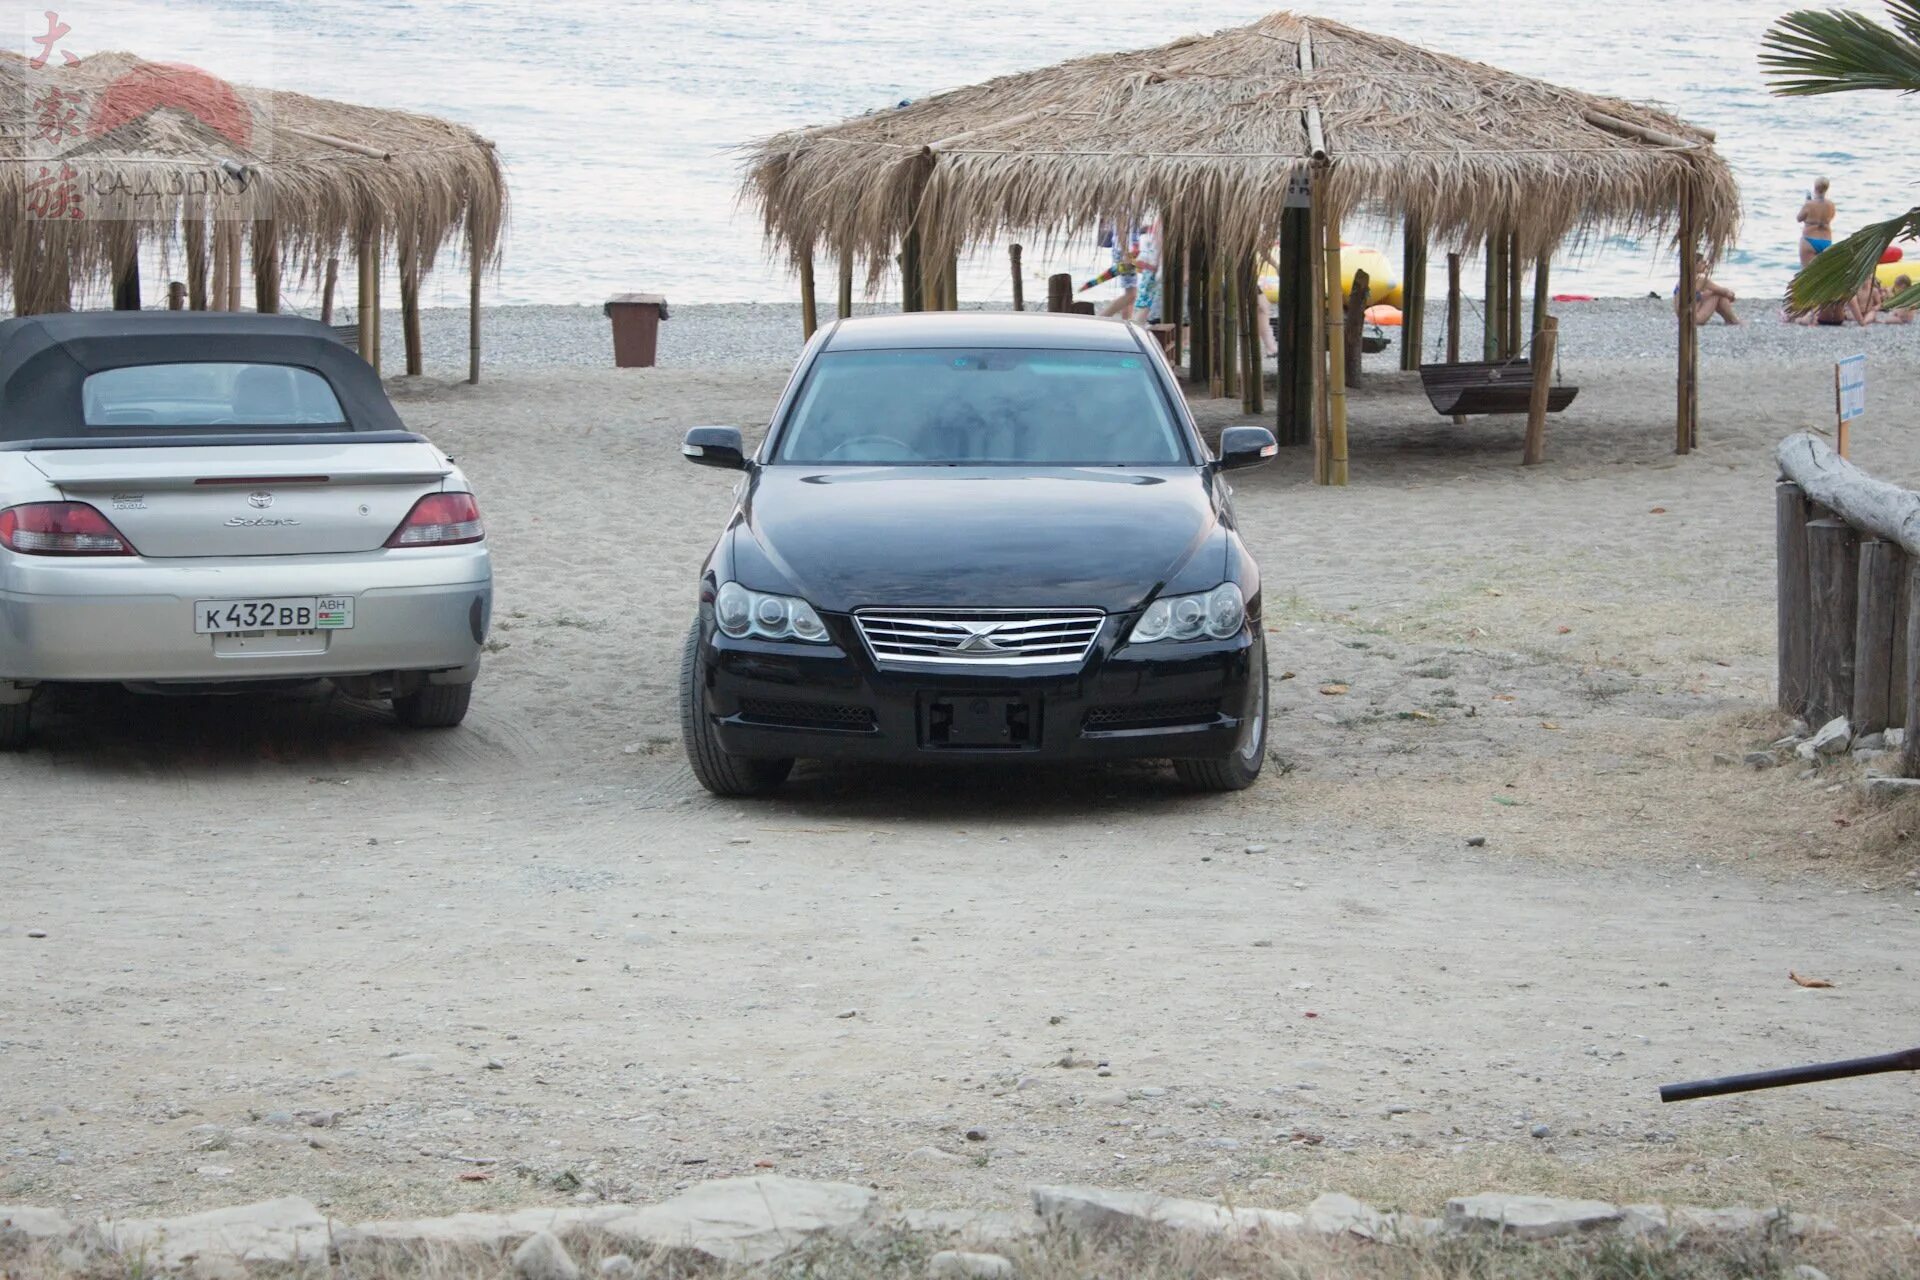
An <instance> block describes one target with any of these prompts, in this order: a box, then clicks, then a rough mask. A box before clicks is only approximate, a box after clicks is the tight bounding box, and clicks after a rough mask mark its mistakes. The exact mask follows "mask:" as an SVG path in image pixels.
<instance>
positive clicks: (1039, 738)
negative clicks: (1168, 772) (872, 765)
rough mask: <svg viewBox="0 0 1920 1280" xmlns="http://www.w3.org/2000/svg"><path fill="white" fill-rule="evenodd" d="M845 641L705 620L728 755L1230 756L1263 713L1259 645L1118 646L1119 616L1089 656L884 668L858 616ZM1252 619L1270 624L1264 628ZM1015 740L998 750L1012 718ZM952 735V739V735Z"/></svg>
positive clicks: (710, 678) (836, 628)
mask: <svg viewBox="0 0 1920 1280" xmlns="http://www.w3.org/2000/svg"><path fill="white" fill-rule="evenodd" d="M826 621H827V625H828V629H829V631H830V632H831V633H832V635H833V637H834V640H835V643H834V644H830V645H827V644H822V645H802V644H794V643H769V642H766V641H759V640H734V639H731V638H729V637H727V636H724V635H722V634H720V633H719V632H718V631H717V630H716V629H715V628H714V626H713V623H712V619H711V617H710V616H709V617H707V618H705V619H703V621H702V624H701V637H700V643H701V644H702V646H703V647H704V649H705V655H704V657H705V661H704V663H703V665H704V667H705V670H706V678H707V690H706V693H707V697H706V703H707V707H708V710H709V712H710V713H711V715H712V717H713V727H714V733H715V736H716V737H717V739H718V741H719V743H720V746H721V748H722V749H723V750H725V751H726V752H727V753H728V754H729V755H736V756H744V757H749V758H769V759H778V758H785V757H799V758H807V759H856V760H890V761H897V762H908V763H911V762H924V763H941V762H949V761H967V760H970V761H976V762H979V761H996V760H997V761H1017V760H1023V759H1040V760H1085V761H1096V760H1128V759H1143V758H1155V759H1165V758H1193V759H1204V758H1219V757H1224V756H1227V755H1230V754H1232V753H1233V752H1234V751H1236V750H1237V749H1238V748H1239V746H1240V744H1241V742H1242V739H1243V734H1244V731H1245V729H1246V727H1247V718H1248V716H1249V715H1251V714H1253V710H1254V706H1255V697H1254V689H1253V680H1252V675H1251V673H1252V671H1253V669H1254V668H1253V664H1252V661H1251V658H1252V652H1253V646H1254V644H1255V643H1256V641H1255V638H1254V635H1253V633H1252V632H1251V631H1250V630H1246V629H1243V630H1242V631H1241V632H1240V634H1239V635H1238V636H1235V637H1234V638H1232V639H1230V640H1223V641H1200V642H1188V643H1174V644H1166V643H1163V644H1158V645H1152V646H1123V645H1119V644H1118V639H1119V634H1120V629H1121V625H1122V623H1123V621H1125V620H1123V619H1120V618H1113V617H1110V618H1108V619H1107V621H1106V624H1105V625H1104V626H1103V628H1102V630H1101V635H1100V637H1099V639H1098V640H1097V641H1096V642H1095V644H1094V647H1093V651H1092V652H1091V653H1090V654H1089V655H1088V657H1087V658H1086V660H1085V661H1084V662H1079V663H1073V664H1061V665H1058V666H1045V667H1022V666H1000V665H993V666H988V665H985V664H982V665H981V666H979V667H978V668H977V669H968V668H957V667H954V666H914V667H911V668H905V667H901V668H895V667H891V666H889V667H884V668H883V667H880V666H878V665H877V664H876V663H875V662H874V660H873V658H872V656H871V655H870V654H869V653H868V652H867V651H866V649H865V647H864V646H863V645H862V644H861V643H860V641H859V640H858V638H857V637H856V635H855V633H854V631H853V627H852V624H851V621H850V620H849V619H847V618H845V617H829V618H828V619H827V620H826ZM1250 625H1254V626H1257V625H1258V624H1257V623H1253V624H1250ZM1007 720H1012V721H1013V722H1014V723H1013V724H1012V725H1011V726H1010V731H1009V732H1008V733H1006V734H1005V735H1004V737H1003V740H1002V741H1000V742H997V743H995V744H993V745H987V743H986V741H985V739H987V738H989V737H991V736H993V732H992V731H993V730H996V729H998V728H999V727H1000V726H1001V724H1002V723H1003V722H1004V721H1007ZM942 738H946V739H948V741H941V739H942Z"/></svg>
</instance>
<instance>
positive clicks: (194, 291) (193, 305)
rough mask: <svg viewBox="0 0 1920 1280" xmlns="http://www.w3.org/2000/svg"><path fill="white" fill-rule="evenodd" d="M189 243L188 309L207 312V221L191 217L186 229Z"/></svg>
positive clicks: (185, 234) (186, 237) (185, 233)
mask: <svg viewBox="0 0 1920 1280" xmlns="http://www.w3.org/2000/svg"><path fill="white" fill-rule="evenodd" d="M184 237H185V239H186V242H187V309H188V310H189V311H205V310H206V309H207V223H206V219H205V218H203V217H198V216H191V217H189V218H188V219H187V222H186V227H185V228H184Z"/></svg>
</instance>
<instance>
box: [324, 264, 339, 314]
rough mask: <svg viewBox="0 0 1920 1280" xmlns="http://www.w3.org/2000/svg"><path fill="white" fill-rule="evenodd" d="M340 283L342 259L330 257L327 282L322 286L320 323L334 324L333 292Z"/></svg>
mask: <svg viewBox="0 0 1920 1280" xmlns="http://www.w3.org/2000/svg"><path fill="white" fill-rule="evenodd" d="M339 283H340V259H338V258H336V257H331V256H330V257H328V259H327V275H326V282H325V283H324V284H322V285H321V286H320V323H321V324H332V323H333V291H334V289H335V288H336V287H338V285H339Z"/></svg>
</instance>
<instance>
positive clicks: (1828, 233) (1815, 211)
mask: <svg viewBox="0 0 1920 1280" xmlns="http://www.w3.org/2000/svg"><path fill="white" fill-rule="evenodd" d="M1838 212H1839V211H1838V210H1836V209H1835V208H1834V207H1833V201H1831V200H1829V199H1827V180H1826V179H1825V178H1815V179H1814V180H1813V190H1812V191H1811V192H1810V193H1808V195H1807V202H1806V203H1805V204H1803V205H1801V206H1800V212H1799V213H1798V214H1796V215H1795V221H1797V222H1798V223H1799V224H1800V265H1801V266H1802V267H1804V266H1806V265H1807V264H1808V263H1809V262H1812V261H1813V260H1814V258H1815V257H1816V256H1817V255H1819V254H1822V253H1825V252H1826V251H1827V250H1828V249H1831V248H1832V247H1833V219H1834V215H1835V214H1836V213H1838Z"/></svg>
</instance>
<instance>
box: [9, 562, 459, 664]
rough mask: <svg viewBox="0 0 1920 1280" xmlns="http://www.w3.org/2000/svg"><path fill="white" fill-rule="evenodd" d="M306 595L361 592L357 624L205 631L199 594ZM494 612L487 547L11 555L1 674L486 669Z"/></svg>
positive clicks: (231, 597)
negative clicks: (199, 624) (201, 555)
mask: <svg viewBox="0 0 1920 1280" xmlns="http://www.w3.org/2000/svg"><path fill="white" fill-rule="evenodd" d="M304 596H352V597H353V599H354V616H353V626H352V627H350V628H344V629H341V630H337V631H325V632H319V633H316V635H315V636H314V638H313V639H311V640H310V641H306V642H295V641H275V642H268V643H261V644H256V645H253V646H251V647H249V646H246V645H236V644H234V643H232V642H224V643H221V644H216V643H215V637H213V636H209V635H199V634H196V633H195V631H194V618H193V607H194V602H195V601H197V600H250V599H261V598H267V597H304ZM492 607H493V576H492V562H491V559H490V557H489V555H488V552H487V547H486V544H485V543H474V544H470V545H466V546H455V547H422V548H413V549H407V550H398V551H389V550H382V551H369V552H359V553H353V554H347V555H319V556H245V557H231V558H226V557H218V558H206V559H179V560H159V559H146V558H144V557H113V558H106V557H101V558H79V557H75V558H61V557H52V556H22V555H14V554H11V553H5V552H0V680H5V681H12V682H17V683H22V684H26V683H35V682H42V681H111V682H168V681H178V682H186V683H203V682H204V683H223V682H227V681H256V680H288V679H307V678H314V677H322V676H360V675H373V674H378V673H386V672H448V671H457V670H461V669H470V668H476V667H477V666H478V664H479V661H480V649H481V645H482V644H483V643H484V642H485V640H486V634H487V627H488V625H489V624H490V622H491V615H492ZM276 645H278V647H279V649H280V650H281V651H276ZM290 650H299V651H297V652H295V651H290Z"/></svg>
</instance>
